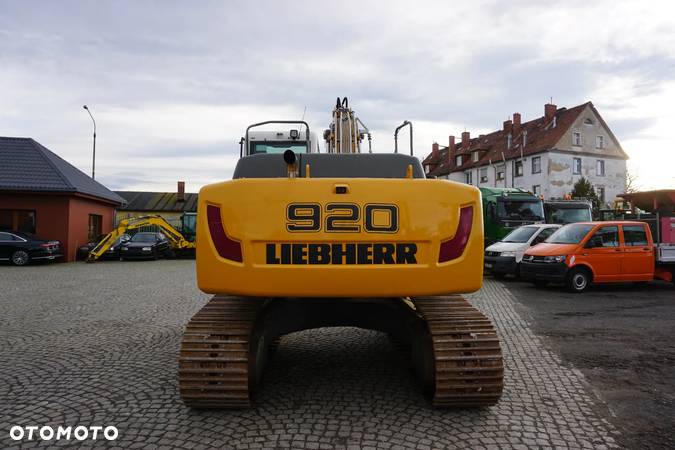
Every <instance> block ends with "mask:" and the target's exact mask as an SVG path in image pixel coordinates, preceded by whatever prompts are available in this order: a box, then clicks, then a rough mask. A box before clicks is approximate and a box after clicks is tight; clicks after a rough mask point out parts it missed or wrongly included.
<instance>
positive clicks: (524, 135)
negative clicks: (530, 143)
mask: <svg viewBox="0 0 675 450" xmlns="http://www.w3.org/2000/svg"><path fill="white" fill-rule="evenodd" d="M526 145H527V130H523V147H525V146H526Z"/></svg>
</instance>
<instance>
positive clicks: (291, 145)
mask: <svg viewBox="0 0 675 450" xmlns="http://www.w3.org/2000/svg"><path fill="white" fill-rule="evenodd" d="M286 150H293V152H295V153H307V144H306V143H305V142H298V141H288V142H283V141H263V142H251V155H256V154H259V153H279V154H281V153H284V152H285V151H286Z"/></svg>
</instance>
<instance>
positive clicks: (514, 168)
mask: <svg viewBox="0 0 675 450" xmlns="http://www.w3.org/2000/svg"><path fill="white" fill-rule="evenodd" d="M519 164H520V165H519ZM519 167H520V172H518V168H519ZM513 172H514V176H516V177H522V176H523V175H525V164H524V163H523V161H522V160H517V161H516V162H515V163H514V164H513Z"/></svg>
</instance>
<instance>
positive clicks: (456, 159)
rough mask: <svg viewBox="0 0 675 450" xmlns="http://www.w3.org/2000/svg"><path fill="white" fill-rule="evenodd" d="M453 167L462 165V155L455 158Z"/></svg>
mask: <svg viewBox="0 0 675 450" xmlns="http://www.w3.org/2000/svg"><path fill="white" fill-rule="evenodd" d="M455 165H456V166H461V165H462V155H457V156H455Z"/></svg>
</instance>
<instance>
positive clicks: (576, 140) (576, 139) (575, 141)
mask: <svg viewBox="0 0 675 450" xmlns="http://www.w3.org/2000/svg"><path fill="white" fill-rule="evenodd" d="M572 145H574V146H576V147H581V133H579V132H578V131H575V132H573V133H572Z"/></svg>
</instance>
